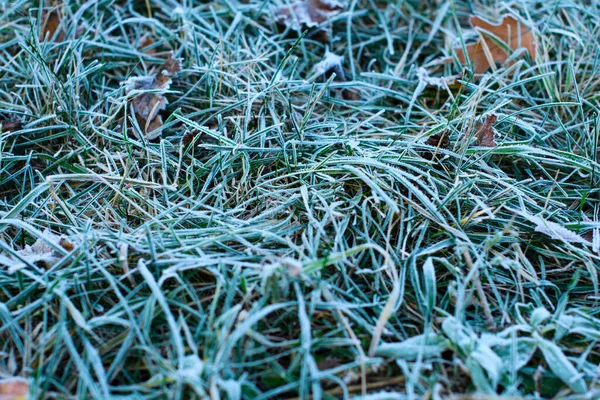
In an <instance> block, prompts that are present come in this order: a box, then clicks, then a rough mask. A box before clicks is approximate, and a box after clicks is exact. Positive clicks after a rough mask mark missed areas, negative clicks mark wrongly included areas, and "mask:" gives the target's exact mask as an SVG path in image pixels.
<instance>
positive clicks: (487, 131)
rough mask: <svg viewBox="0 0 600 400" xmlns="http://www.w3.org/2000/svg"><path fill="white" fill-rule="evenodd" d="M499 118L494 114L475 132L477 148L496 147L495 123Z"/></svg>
mask: <svg viewBox="0 0 600 400" xmlns="http://www.w3.org/2000/svg"><path fill="white" fill-rule="evenodd" d="M497 119H498V117H496V116H495V115H494V114H491V115H488V116H487V117H486V119H485V122H484V123H483V124H480V126H479V128H477V131H475V146H481V147H496V139H495V138H494V123H495V122H496V120H497Z"/></svg>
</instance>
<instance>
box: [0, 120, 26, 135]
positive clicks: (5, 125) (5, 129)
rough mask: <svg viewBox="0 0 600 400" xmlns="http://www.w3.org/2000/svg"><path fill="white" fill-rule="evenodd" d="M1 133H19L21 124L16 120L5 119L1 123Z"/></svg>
mask: <svg viewBox="0 0 600 400" xmlns="http://www.w3.org/2000/svg"><path fill="white" fill-rule="evenodd" d="M1 125H2V133H9V132H15V131H20V130H21V128H22V127H23V122H21V120H18V119H7V120H4V121H2V124H1Z"/></svg>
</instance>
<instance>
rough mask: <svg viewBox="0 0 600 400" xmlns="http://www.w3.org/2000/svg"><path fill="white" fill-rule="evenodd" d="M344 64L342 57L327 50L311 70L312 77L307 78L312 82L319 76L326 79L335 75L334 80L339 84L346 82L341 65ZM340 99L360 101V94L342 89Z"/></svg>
mask: <svg viewBox="0 0 600 400" xmlns="http://www.w3.org/2000/svg"><path fill="white" fill-rule="evenodd" d="M343 64H344V57H342V56H338V55H337V54H334V53H332V52H330V51H329V49H327V50H326V51H325V56H323V60H321V61H319V62H318V63H316V64H315V65H314V66H313V68H312V75H311V77H310V78H309V79H310V80H313V79H315V78H318V77H319V76H321V75H325V76H326V77H327V79H329V78H330V77H331V75H332V74H334V73H335V80H337V81H339V82H346V81H347V80H346V74H345V73H344V69H343V68H342V65H343ZM341 93H342V97H343V98H344V99H346V100H360V94H359V93H358V92H356V91H355V90H352V89H345V88H344V89H342V91H341Z"/></svg>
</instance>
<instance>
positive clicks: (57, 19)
mask: <svg viewBox="0 0 600 400" xmlns="http://www.w3.org/2000/svg"><path fill="white" fill-rule="evenodd" d="M51 7H52V8H51V9H46V10H43V11H42V13H41V24H40V39H42V40H53V39H56V40H57V41H59V42H61V41H63V40H64V38H65V33H64V31H63V29H62V28H60V23H61V21H62V16H61V13H60V5H59V4H58V3H57V2H53V4H52V6H51ZM59 28H60V29H59ZM57 32H58V34H57Z"/></svg>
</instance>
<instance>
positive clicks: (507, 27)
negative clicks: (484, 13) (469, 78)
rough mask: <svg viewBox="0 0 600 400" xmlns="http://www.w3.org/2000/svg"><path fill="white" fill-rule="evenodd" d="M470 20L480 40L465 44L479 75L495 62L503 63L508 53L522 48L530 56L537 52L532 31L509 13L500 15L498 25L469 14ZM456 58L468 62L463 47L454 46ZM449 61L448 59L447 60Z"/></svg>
mask: <svg viewBox="0 0 600 400" xmlns="http://www.w3.org/2000/svg"><path fill="white" fill-rule="evenodd" d="M469 22H470V24H471V26H472V27H473V29H475V30H476V31H477V33H478V34H479V40H478V41H477V42H475V43H471V44H467V45H465V48H466V51H467V55H468V57H469V60H471V62H472V63H473V71H474V72H475V73H476V74H482V73H484V72H486V71H487V70H488V68H490V67H491V66H492V65H495V64H496V63H500V64H504V63H505V62H506V60H508V58H509V57H510V55H511V53H512V52H513V51H515V50H518V49H524V50H525V51H526V52H527V53H529V55H530V56H531V58H532V59H535V55H536V43H535V37H534V35H533V32H532V31H531V29H530V28H528V27H527V26H526V25H524V24H523V23H522V22H520V21H519V20H517V19H516V18H515V17H513V16H511V15H508V14H506V15H503V16H502V20H501V21H500V23H498V24H493V23H491V22H489V21H486V20H485V19H483V18H480V17H478V16H476V15H472V16H471V18H470V19H469ZM454 51H455V52H456V58H457V59H458V61H460V63H461V64H463V65H467V58H466V57H465V53H464V51H463V48H462V47H457V48H455V49H454ZM446 60H447V61H451V60H452V59H451V58H448V59H446Z"/></svg>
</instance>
